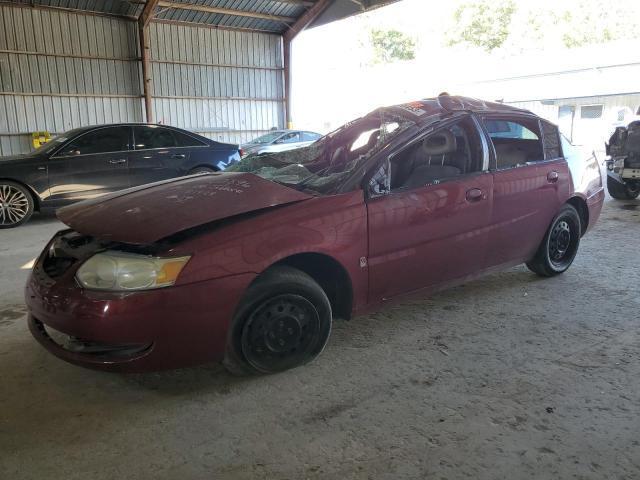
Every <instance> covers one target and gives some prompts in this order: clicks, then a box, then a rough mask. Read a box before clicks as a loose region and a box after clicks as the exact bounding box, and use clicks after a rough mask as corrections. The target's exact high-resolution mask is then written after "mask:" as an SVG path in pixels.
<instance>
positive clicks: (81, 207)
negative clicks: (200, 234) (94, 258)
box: [58, 173, 311, 245]
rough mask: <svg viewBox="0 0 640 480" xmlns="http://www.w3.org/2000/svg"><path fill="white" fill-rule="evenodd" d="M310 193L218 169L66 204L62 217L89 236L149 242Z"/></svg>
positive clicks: (283, 202)
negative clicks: (210, 172) (212, 171)
mask: <svg viewBox="0 0 640 480" xmlns="http://www.w3.org/2000/svg"><path fill="white" fill-rule="evenodd" d="M308 198H311V195H308V194H305V193H302V192H298V191H297V190H293V189H291V188H287V187H284V186H282V185H278V184H277V183H273V182H270V181H268V180H264V179H262V178H260V177H258V176H256V175H251V174H248V173H227V174H224V175H223V174H221V173H213V174H206V175H197V176H191V177H184V178H181V179H179V180H177V181H175V180H170V181H166V182H159V183H153V184H150V185H147V186H146V187H144V188H141V189H136V188H134V189H129V190H123V191H120V192H117V193H114V194H111V195H108V196H103V197H100V198H98V199H95V200H92V201H90V202H82V203H76V204H74V205H70V206H68V207H65V208H62V209H60V210H59V211H58V218H60V220H61V221H62V222H64V223H66V224H67V225H69V226H70V227H71V228H73V229H74V230H76V231H81V232H82V233H85V234H87V235H93V236H96V237H100V238H104V239H113V240H117V241H119V242H126V243H133V244H140V245H143V244H149V243H153V242H156V241H158V240H160V239H161V238H164V237H166V236H168V235H171V234H172V233H175V232H179V231H182V230H186V229H188V228H192V227H196V226H199V225H202V224H204V223H208V222H214V221H216V220H220V219H222V218H227V217H231V216H234V215H239V214H242V213H246V212H252V211H255V210H257V209H261V208H268V207H273V206H277V205H284V204H287V203H291V202H297V201H300V200H306V199H308ZM168 204H170V205H171V206H172V208H167V205H168Z"/></svg>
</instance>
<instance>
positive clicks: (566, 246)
mask: <svg viewBox="0 0 640 480" xmlns="http://www.w3.org/2000/svg"><path fill="white" fill-rule="evenodd" d="M581 233H582V226H581V225H580V215H578V212H577V211H576V209H575V208H573V207H572V206H571V205H568V204H565V205H563V207H562V208H561V209H560V211H559V212H558V214H557V215H556V216H555V218H554V219H553V221H552V222H551V226H550V227H549V230H547V233H546V234H545V236H544V239H543V240H542V243H541V244H540V247H539V248H538V252H537V253H536V256H535V257H534V258H533V260H531V261H530V262H527V267H529V270H531V271H532V272H534V273H537V274H538V275H540V276H542V277H553V276H555V275H560V274H561V273H564V272H565V271H567V269H568V268H569V267H570V266H571V264H572V263H573V260H574V259H575V258H576V254H577V253H578V247H579V246H580V235H581Z"/></svg>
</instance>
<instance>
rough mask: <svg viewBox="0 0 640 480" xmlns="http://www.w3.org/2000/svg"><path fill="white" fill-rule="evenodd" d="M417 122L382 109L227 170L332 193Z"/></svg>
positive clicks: (409, 117) (399, 110)
mask: <svg viewBox="0 0 640 480" xmlns="http://www.w3.org/2000/svg"><path fill="white" fill-rule="evenodd" d="M414 125H415V120H414V117H412V115H411V114H408V113H407V112H406V111H403V110H402V109H394V108H393V107H392V108H382V109H379V110H376V111H374V112H372V113H370V114H369V115H367V116H365V117H362V118H359V119H357V120H354V121H353V122H350V123H348V124H346V125H344V126H343V127H341V128H339V129H338V130H336V131H334V132H332V133H330V134H328V135H325V136H324V137H322V138H320V139H319V140H318V141H316V142H315V143H313V144H311V145H309V146H308V147H304V148H298V149H296V150H289V151H286V152H279V153H263V154H259V155H248V156H247V157H245V158H243V159H242V160H241V161H240V162H238V163H237V164H235V165H233V166H231V167H229V168H227V170H226V171H228V172H249V173H253V174H255V175H258V176H260V177H262V178H264V179H266V180H271V181H273V182H276V183H281V184H283V185H286V186H288V187H292V188H297V189H300V190H303V189H306V190H313V191H315V192H318V193H330V192H332V191H335V189H336V188H337V187H339V186H340V185H341V184H342V182H343V181H344V180H346V179H347V177H348V176H349V175H350V174H351V172H353V171H354V170H355V169H356V167H357V166H359V165H360V164H361V163H362V162H363V161H364V160H366V159H368V158H370V157H371V155H373V154H374V153H375V152H376V151H378V150H379V149H380V148H382V147H383V146H385V145H386V144H388V143H389V141H390V140H391V139H392V138H393V137H395V136H396V135H398V134H399V133H400V132H402V131H404V130H406V129H407V128H410V127H412V126H414Z"/></svg>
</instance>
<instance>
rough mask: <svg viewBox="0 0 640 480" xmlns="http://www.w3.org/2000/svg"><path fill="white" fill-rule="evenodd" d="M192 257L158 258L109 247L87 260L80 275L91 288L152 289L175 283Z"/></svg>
mask: <svg viewBox="0 0 640 480" xmlns="http://www.w3.org/2000/svg"><path fill="white" fill-rule="evenodd" d="M189 258H191V257H176V258H157V257H150V256H146V255H138V254H134V253H125V252H117V251H106V252H102V253H97V254H96V255H94V256H93V257H91V258H90V259H89V260H87V261H86V262H84V263H83V264H82V266H81V267H80V268H79V269H78V271H77V272H76V279H77V280H78V282H79V283H80V285H82V286H83V287H85V288H88V289H91V290H116V291H129V290H149V289H152V288H161V287H169V286H171V285H173V284H174V283H175V282H176V280H177V278H178V275H179V274H180V272H181V271H182V269H183V267H184V266H185V265H186V264H187V262H188V261H189Z"/></svg>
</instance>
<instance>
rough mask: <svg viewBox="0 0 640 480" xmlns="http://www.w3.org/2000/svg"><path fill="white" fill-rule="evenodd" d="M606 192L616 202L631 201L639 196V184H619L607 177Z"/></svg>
mask: <svg viewBox="0 0 640 480" xmlns="http://www.w3.org/2000/svg"><path fill="white" fill-rule="evenodd" d="M607 190H608V191H609V195H611V196H612V197H613V198H615V199H616V200H633V199H634V198H638V195H640V182H625V183H620V182H618V181H617V180H615V179H613V178H611V177H609V176H607Z"/></svg>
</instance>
